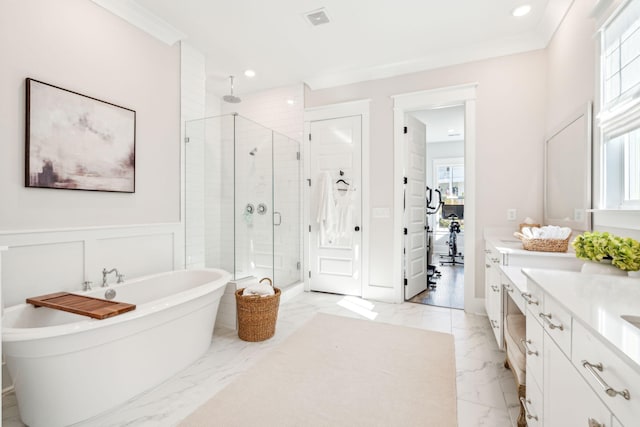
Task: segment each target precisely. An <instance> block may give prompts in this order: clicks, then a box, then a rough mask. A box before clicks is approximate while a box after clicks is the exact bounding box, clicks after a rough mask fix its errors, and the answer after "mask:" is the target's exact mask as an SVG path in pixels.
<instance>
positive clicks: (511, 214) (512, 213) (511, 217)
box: [507, 208, 518, 221]
mask: <svg viewBox="0 0 640 427" xmlns="http://www.w3.org/2000/svg"><path fill="white" fill-rule="evenodd" d="M517 215H518V213H517V211H516V210H515V209H513V208H512V209H507V221H515V220H516V217H517Z"/></svg>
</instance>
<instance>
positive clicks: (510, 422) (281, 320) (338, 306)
mask: <svg viewBox="0 0 640 427" xmlns="http://www.w3.org/2000/svg"><path fill="white" fill-rule="evenodd" d="M352 301H353V300H351V301H350V304H344V302H345V299H344V297H342V296H339V295H332V294H322V293H315V292H312V293H308V292H305V293H302V294H300V295H296V296H295V297H293V298H291V299H290V300H289V301H286V302H284V303H282V304H281V305H280V310H279V313H278V323H277V330H276V335H275V336H274V337H273V338H272V339H270V340H267V341H264V342H259V343H248V342H244V341H241V340H240V339H238V337H237V335H236V332H235V331H233V330H230V329H223V328H220V329H216V331H215V333H214V336H213V340H212V344H211V347H210V348H209V350H208V351H207V353H206V354H205V355H204V356H203V357H202V358H200V359H199V360H198V361H196V362H195V363H194V364H192V365H191V366H189V367H187V368H186V369H185V370H184V371H182V372H180V373H179V374H177V375H176V376H174V377H173V378H171V379H169V380H167V381H165V382H164V383H162V384H160V385H159V386H158V387H156V388H154V389H152V390H149V391H147V392H145V393H143V394H142V395H140V396H138V397H136V398H134V399H132V400H130V401H128V402H126V403H125V404H123V405H121V406H119V407H117V408H114V409H113V410H111V411H108V412H106V413H103V414H101V415H99V416H97V417H95V418H93V419H90V420H88V421H86V422H82V423H80V424H76V426H81V427H95V426H100V427H108V426H113V427H115V426H118V427H120V426H175V425H177V424H178V423H179V422H180V421H181V420H182V419H184V418H185V417H186V416H188V415H189V414H190V413H191V412H193V411H194V410H196V409H197V408H198V407H199V406H200V405H202V404H203V403H205V402H206V401H207V400H208V399H209V398H211V396H213V395H214V394H216V393H217V392H218V391H219V390H221V389H222V388H223V387H224V386H226V385H227V384H229V383H230V382H231V381H233V380H234V379H235V378H236V377H237V376H238V375H240V374H241V373H242V372H243V371H245V370H246V369H247V368H248V367H249V366H251V365H252V364H253V363H255V362H256V361H257V360H258V359H260V358H261V357H263V356H264V355H265V354H266V353H267V352H268V351H269V350H271V349H272V348H273V347H275V346H277V345H278V344H279V343H280V342H282V341H283V340H284V339H286V338H287V337H288V336H289V335H290V334H291V333H292V332H293V331H295V330H296V329H297V328H298V327H299V326H300V325H302V324H303V323H304V322H305V321H307V320H308V319H310V318H311V317H312V316H313V315H314V314H315V313H317V312H323V313H329V314H335V315H340V316H348V317H354V318H364V317H363V316H362V315H360V314H357V313H355V312H354V311H352V310H351V309H349V308H346V307H347V306H351V307H358V305H357V304H356V305H355V306H354V305H353V304H352V303H351V302H352ZM356 302H357V301H356ZM373 304H374V307H373V309H371V311H372V312H374V313H377V316H376V318H375V321H377V322H386V323H391V324H397V325H404V326H409V327H416V328H423V329H429V330H435V331H441V332H448V333H452V334H453V335H454V338H455V347H456V354H455V357H456V366H457V393H458V425H459V426H460V427H479V426H488V427H503V426H504V427H507V426H515V420H516V418H517V415H518V410H519V407H518V399H517V393H516V387H515V383H514V381H513V377H512V376H511V372H510V371H509V370H507V369H505V368H504V367H503V362H504V353H503V352H501V351H500V350H498V348H497V345H496V343H495V340H494V337H493V333H492V331H491V328H490V326H489V321H488V319H487V318H486V317H485V316H478V315H472V314H465V312H464V311H462V310H455V309H454V310H452V309H448V308H441V307H433V306H428V305H420V304H411V303H404V304H385V303H379V302H373ZM419 368H420V367H419V366H412V367H407V369H419ZM2 408H3V409H2V418H3V419H2V425H3V426H5V427H16V426H23V424H22V423H21V422H20V421H19V418H18V409H17V406H16V400H15V396H14V395H13V394H9V395H7V396H4V397H3V401H2Z"/></svg>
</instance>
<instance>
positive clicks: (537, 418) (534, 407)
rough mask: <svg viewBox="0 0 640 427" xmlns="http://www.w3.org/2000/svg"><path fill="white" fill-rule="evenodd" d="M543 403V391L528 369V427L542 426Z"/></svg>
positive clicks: (526, 405)
mask: <svg viewBox="0 0 640 427" xmlns="http://www.w3.org/2000/svg"><path fill="white" fill-rule="evenodd" d="M521 399H522V398H521ZM542 401H543V399H542V391H540V387H538V384H537V383H536V380H535V379H533V378H532V377H531V374H530V373H529V370H528V369H527V397H526V398H525V401H524V407H525V408H526V420H527V427H538V426H541V425H542V410H543V408H542Z"/></svg>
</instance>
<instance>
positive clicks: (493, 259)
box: [491, 258, 500, 264]
mask: <svg viewBox="0 0 640 427" xmlns="http://www.w3.org/2000/svg"><path fill="white" fill-rule="evenodd" d="M491 261H493V262H494V263H495V264H497V263H499V262H500V258H491Z"/></svg>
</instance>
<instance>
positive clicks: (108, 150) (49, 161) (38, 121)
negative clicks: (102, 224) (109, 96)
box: [25, 78, 136, 193]
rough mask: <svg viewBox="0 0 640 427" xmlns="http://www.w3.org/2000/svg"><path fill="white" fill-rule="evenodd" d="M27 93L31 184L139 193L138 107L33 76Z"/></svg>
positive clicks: (27, 169) (27, 167)
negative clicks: (136, 178) (77, 90)
mask: <svg viewBox="0 0 640 427" xmlns="http://www.w3.org/2000/svg"><path fill="white" fill-rule="evenodd" d="M26 91H27V100H26V101H27V102H26V107H27V108H26V156H25V157H26V158H25V186H26V187H38V188H57V189H68V190H90V191H111V192H124V193H133V192H135V163H136V162H135V160H136V112H135V111H133V110H130V109H128V108H124V107H120V106H118V105H114V104H111V103H109V102H105V101H101V100H99V99H96V98H92V97H90V96H85V95H82V94H79V93H76V92H72V91H70V90H66V89H62V88H60V87H57V86H53V85H50V84H47V83H43V82H40V81H38V80H34V79H29V78H28V79H26Z"/></svg>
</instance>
